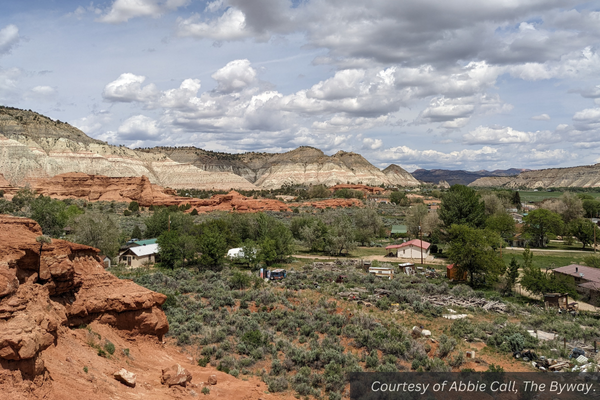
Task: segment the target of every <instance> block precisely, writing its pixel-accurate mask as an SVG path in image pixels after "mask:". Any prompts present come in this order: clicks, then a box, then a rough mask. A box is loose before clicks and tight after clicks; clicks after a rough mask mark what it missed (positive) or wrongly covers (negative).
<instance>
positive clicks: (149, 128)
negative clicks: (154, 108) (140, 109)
mask: <svg viewBox="0 0 600 400" xmlns="http://www.w3.org/2000/svg"><path fill="white" fill-rule="evenodd" d="M160 134H161V129H160V128H159V126H158V123H157V122H156V121H154V120H153V119H152V118H149V117H146V116H145V115H134V116H133V117H130V118H128V119H127V120H125V121H124V122H123V123H122V124H121V126H119V129H117V135H118V138H119V139H122V140H145V141H146V140H147V141H155V140H157V139H158V138H159V136H160Z"/></svg>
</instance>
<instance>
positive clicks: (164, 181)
mask: <svg viewBox="0 0 600 400" xmlns="http://www.w3.org/2000/svg"><path fill="white" fill-rule="evenodd" d="M68 172H84V173H87V174H92V175H106V176H111V177H127V176H142V175H145V176H147V177H148V178H149V180H150V182H152V183H154V184H159V185H161V186H165V187H172V188H176V189H177V188H198V189H217V190H229V189H231V188H236V189H242V190H252V189H255V186H254V185H253V184H251V183H250V182H248V181H247V180H245V179H243V178H241V177H240V176H238V175H236V174H234V173H231V172H212V173H209V172H206V171H203V170H201V169H199V168H197V167H195V166H193V165H190V164H185V163H179V162H175V161H173V160H171V159H169V158H168V157H167V156H166V155H164V154H162V153H147V152H140V151H136V150H131V149H129V148H127V147H122V146H111V145H108V144H107V143H105V142H102V141H99V140H95V139H92V138H90V137H88V136H87V135H85V133H83V132H81V131H80V130H79V129H77V128H74V127H72V126H70V125H69V124H66V123H63V122H60V121H53V120H51V119H50V118H47V117H44V116H42V115H40V114H37V113H35V112H32V111H24V110H18V109H14V108H7V107H0V174H2V175H4V177H5V178H6V179H7V180H8V181H10V182H11V183H12V184H13V185H17V184H18V185H20V184H22V183H23V182H24V181H26V180H29V179H32V178H45V177H52V176H54V175H58V174H63V173H68Z"/></svg>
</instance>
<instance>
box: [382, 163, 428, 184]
mask: <svg viewBox="0 0 600 400" xmlns="http://www.w3.org/2000/svg"><path fill="white" fill-rule="evenodd" d="M383 173H384V174H385V175H386V176H387V177H388V179H389V181H390V184H392V185H395V186H403V187H407V186H408V187H412V186H419V185H420V184H421V182H419V181H418V180H417V179H416V178H415V177H414V176H412V175H411V174H410V173H409V172H407V171H406V170H404V168H402V167H400V166H398V165H396V164H391V165H389V166H388V167H387V168H386V169H384V170H383Z"/></svg>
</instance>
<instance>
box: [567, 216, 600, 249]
mask: <svg viewBox="0 0 600 400" xmlns="http://www.w3.org/2000/svg"><path fill="white" fill-rule="evenodd" d="M568 229H569V233H570V234H571V235H573V236H575V237H576V238H577V240H579V241H580V242H581V244H582V245H583V246H582V248H584V249H585V246H587V245H589V244H593V243H594V237H598V238H600V229H598V226H597V225H596V224H595V223H593V222H592V221H590V220H589V219H585V218H577V219H575V220H573V221H571V223H570V224H569V227H568ZM594 231H595V233H596V235H595V236H594Z"/></svg>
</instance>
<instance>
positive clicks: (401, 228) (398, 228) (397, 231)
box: [390, 225, 408, 237]
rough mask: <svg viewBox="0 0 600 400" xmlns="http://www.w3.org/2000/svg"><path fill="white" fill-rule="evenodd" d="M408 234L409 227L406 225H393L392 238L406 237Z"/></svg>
mask: <svg viewBox="0 0 600 400" xmlns="http://www.w3.org/2000/svg"><path fill="white" fill-rule="evenodd" d="M407 232H408V227H407V226H406V225H392V230H391V231H390V236H393V237H398V236H399V235H405V234H406V233H407Z"/></svg>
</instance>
